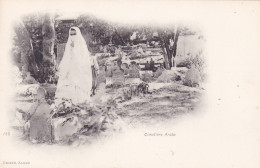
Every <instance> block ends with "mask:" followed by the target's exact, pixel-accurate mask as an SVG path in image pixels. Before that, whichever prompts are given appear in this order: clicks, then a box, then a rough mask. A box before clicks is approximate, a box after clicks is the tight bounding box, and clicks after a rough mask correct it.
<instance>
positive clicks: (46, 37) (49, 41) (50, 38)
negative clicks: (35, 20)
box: [42, 15, 55, 65]
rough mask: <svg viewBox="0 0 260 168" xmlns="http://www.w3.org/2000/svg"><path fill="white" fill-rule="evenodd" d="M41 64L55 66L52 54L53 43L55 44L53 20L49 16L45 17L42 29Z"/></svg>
mask: <svg viewBox="0 0 260 168" xmlns="http://www.w3.org/2000/svg"><path fill="white" fill-rule="evenodd" d="M42 34H43V43H42V45H43V62H47V63H48V64H52V65H54V64H55V53H54V43H55V30H54V18H53V16H51V15H46V16H45V19H44V22H43V28H42Z"/></svg>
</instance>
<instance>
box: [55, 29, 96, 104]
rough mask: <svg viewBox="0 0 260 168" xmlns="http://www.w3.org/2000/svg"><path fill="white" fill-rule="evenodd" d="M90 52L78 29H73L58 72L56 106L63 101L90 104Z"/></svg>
mask: <svg viewBox="0 0 260 168" xmlns="http://www.w3.org/2000/svg"><path fill="white" fill-rule="evenodd" d="M90 57H91V56H90V52H89V50H88V47H87V45H86V41H85V40H84V38H83V36H82V34H81V31H80V29H79V28H78V27H71V28H70V30H69V38H68V41H67V44H66V47H65V52H64V55H63V58H62V60H61V63H60V65H59V71H58V76H59V80H58V84H57V90H56V93H55V99H56V100H55V104H59V103H61V102H62V99H67V100H69V99H70V100H71V101H72V103H74V104H81V103H88V102H89V101H90V94H91V88H92V70H91V61H90Z"/></svg>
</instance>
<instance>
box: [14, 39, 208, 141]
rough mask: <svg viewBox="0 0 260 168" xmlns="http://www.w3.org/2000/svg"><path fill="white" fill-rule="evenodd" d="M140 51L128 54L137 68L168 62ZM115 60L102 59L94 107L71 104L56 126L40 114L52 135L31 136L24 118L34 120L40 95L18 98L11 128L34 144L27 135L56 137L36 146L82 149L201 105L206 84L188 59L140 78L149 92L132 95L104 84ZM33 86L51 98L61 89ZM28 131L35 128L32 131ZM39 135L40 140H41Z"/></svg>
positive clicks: (155, 50)
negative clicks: (107, 66)
mask: <svg viewBox="0 0 260 168" xmlns="http://www.w3.org/2000/svg"><path fill="white" fill-rule="evenodd" d="M187 41H188V40H187ZM186 45H187V44H186ZM182 47H183V46H182V45H180V48H182ZM137 50H138V48H137V47H131V49H130V50H129V51H130V52H128V53H127V55H130V58H131V57H132V59H131V60H134V61H135V62H137V63H145V62H146V60H150V59H151V58H153V59H154V60H155V62H160V61H162V60H163V59H162V58H163V56H162V52H161V49H160V48H158V47H157V48H156V47H155V48H145V49H144V52H145V53H144V54H141V55H140V54H136V51H137ZM194 50H195V49H194ZM125 52H126V51H125ZM186 52H187V51H186ZM191 52H192V51H191ZM116 60H117V56H116V55H115V56H108V57H107V56H103V55H101V56H100V57H99V58H98V63H99V65H100V73H99V76H98V87H97V93H96V94H95V95H94V96H92V97H91V100H92V103H91V104H90V105H89V104H88V105H83V106H81V107H77V106H74V105H71V104H69V103H67V104H69V105H66V103H65V106H66V108H67V109H69V110H67V109H65V110H64V109H61V110H60V109H56V110H57V111H59V110H60V111H62V110H63V111H67V114H66V113H63V114H62V115H60V116H59V115H58V116H56V117H54V118H52V121H49V120H48V119H49V118H50V116H51V115H50V116H48V115H47V116H46V115H45V113H44V112H43V113H42V115H41V114H40V115H39V118H41V117H42V118H44V117H45V118H46V120H45V121H46V122H47V127H46V128H48V127H49V126H50V127H51V126H52V127H53V125H54V127H53V128H52V129H51V131H46V130H43V129H46V128H44V127H41V128H37V129H39V130H36V131H32V130H33V129H34V128H33V125H32V122H30V120H28V119H27V120H26V119H25V118H26V116H28V115H27V114H28V112H29V115H33V114H34V113H35V112H34V111H33V112H30V111H32V109H33V108H32V107H33V106H37V107H38V105H35V102H33V101H34V100H33V99H34V98H33V97H34V96H33V94H35V93H32V94H30V95H28V94H27V93H25V94H20V96H17V100H16V101H17V107H16V113H15V118H14V119H13V122H12V123H13V124H12V125H13V126H15V128H16V130H18V132H17V133H18V135H20V137H21V138H23V139H24V138H27V139H29V140H30V141H35V140H34V139H30V137H28V136H31V137H32V135H30V133H31V134H34V133H33V132H39V131H40V132H45V134H46V135H47V134H52V137H50V138H49V137H48V136H45V135H42V136H43V137H44V138H43V139H42V140H38V141H37V140H36V141H35V142H52V143H53V142H57V143H59V142H62V143H66V144H71V143H73V142H79V143H80V144H84V143H87V142H91V140H93V138H96V137H99V136H100V135H104V136H107V135H112V134H114V133H115V132H120V131H122V129H121V128H123V127H125V126H127V127H131V128H138V127H141V126H152V127H154V126H156V124H163V123H164V122H167V121H169V120H172V119H174V118H178V117H179V116H181V115H185V114H188V113H192V112H195V111H196V108H197V107H198V106H200V103H201V101H202V95H203V93H204V92H205V90H204V88H203V82H202V80H201V77H203V75H204V74H199V71H198V70H194V69H192V68H188V67H187V66H186V63H187V59H186V57H183V56H180V55H179V56H177V57H176V62H177V67H174V68H172V69H171V70H165V69H161V70H157V71H156V72H142V74H141V76H140V78H141V79H142V80H145V81H146V83H147V84H148V86H149V87H148V93H145V94H144V93H138V94H131V95H129V94H128V92H126V91H127V90H129V88H130V86H129V85H124V84H123V85H120V86H112V87H107V86H106V84H105V81H106V79H105V70H104V67H103V66H102V65H104V64H105V62H106V61H111V62H115V61H116ZM178 65H181V66H178ZM147 78H149V80H147ZM198 78H200V79H198ZM187 81H188V82H187ZM190 81H191V82H194V81H195V84H196V85H193V84H192V83H191V82H190ZM20 87H24V88H28V85H23V86H22V85H21V86H20ZM34 87H35V88H38V87H43V88H44V89H45V90H46V91H47V93H48V96H49V98H50V97H52V98H53V97H54V95H53V94H54V93H55V90H56V85H55V84H40V85H39V84H32V85H31V86H30V88H32V90H34V89H33V88H34ZM22 90H24V89H22ZM27 91H28V89H27ZM49 98H48V97H47V98H46V103H45V104H49V108H50V109H51V110H53V104H52V102H53V100H51V99H49ZM33 110H35V109H33ZM51 110H50V111H51ZM68 111H69V112H68ZM39 120H42V119H39ZM45 121H44V122H45ZM28 122H30V124H28ZM50 122H52V123H50ZM48 124H49V126H48ZM28 125H29V126H28ZM26 127H30V128H29V130H28V128H26ZM55 130H56V132H55ZM26 131H27V133H26ZM50 132H51V133H50ZM26 136H27V137H26ZM35 136H36V137H37V136H39V135H35ZM40 136H41V135H40Z"/></svg>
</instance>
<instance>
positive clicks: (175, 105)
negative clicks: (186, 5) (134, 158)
mask: <svg viewBox="0 0 260 168" xmlns="http://www.w3.org/2000/svg"><path fill="white" fill-rule="evenodd" d="M12 31H13V37H12V40H13V47H12V61H13V76H14V77H15V78H14V80H15V82H16V89H17V90H16V91H17V93H16V97H15V102H16V108H15V110H14V111H12V112H10V115H11V118H12V120H11V121H12V124H11V127H12V129H15V131H16V132H17V136H19V138H20V140H22V141H28V142H30V143H32V144H34V143H47V144H53V143H54V144H56V143H58V144H66V145H70V144H74V145H75V144H77V145H82V144H85V143H92V142H93V141H95V139H96V138H102V137H106V136H111V135H113V134H118V133H120V132H123V131H124V130H125V128H127V127H131V128H138V127H142V126H144V125H145V126H151V127H153V126H154V125H156V124H160V123H164V122H167V121H169V120H171V122H174V120H173V119H174V118H178V117H180V116H182V115H185V114H188V113H195V112H196V108H197V107H198V106H199V105H200V103H201V101H202V96H203V94H204V93H205V88H204V85H205V82H206V81H207V73H206V71H205V68H206V55H205V43H206V37H205V36H204V34H203V32H202V31H201V29H200V26H199V25H196V24H195V25H194V24H189V23H185V22H175V23H174V22H173V23H169V24H165V25H162V24H161V25H160V24H156V23H151V24H147V23H146V24H131V22H129V24H126V23H120V22H111V21H108V20H105V19H102V18H98V17H96V16H94V15H90V14H86V13H80V14H76V13H74V14H66V13H47V12H38V13H30V14H26V15H22V16H21V17H20V18H18V19H17V21H16V22H14V23H13V30H12Z"/></svg>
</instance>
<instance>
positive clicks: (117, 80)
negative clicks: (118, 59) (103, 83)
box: [112, 65, 125, 85]
mask: <svg viewBox="0 0 260 168" xmlns="http://www.w3.org/2000/svg"><path fill="white" fill-rule="evenodd" d="M124 82H125V79H124V72H123V71H122V70H121V69H120V68H119V67H118V66H117V65H114V67H113V76H112V83H113V85H124Z"/></svg>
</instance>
